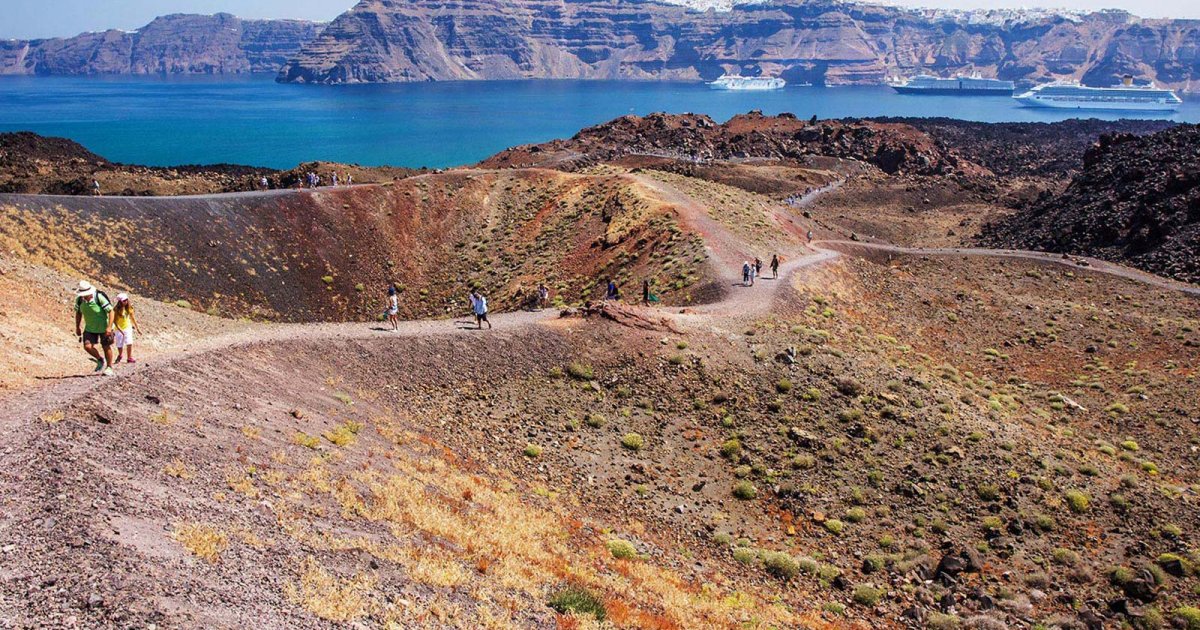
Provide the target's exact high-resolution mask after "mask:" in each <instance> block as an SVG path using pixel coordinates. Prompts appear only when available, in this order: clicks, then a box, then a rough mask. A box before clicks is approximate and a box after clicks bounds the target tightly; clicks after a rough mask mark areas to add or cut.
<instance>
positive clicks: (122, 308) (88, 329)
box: [75, 280, 142, 376]
mask: <svg viewBox="0 0 1200 630" xmlns="http://www.w3.org/2000/svg"><path fill="white" fill-rule="evenodd" d="M135 334H137V335H140V334H142V330H141V328H140V327H139V326H138V321H137V316H136V315H134V309H133V302H132V301H130V299H129V295H128V294H126V293H118V294H117V297H116V300H115V301H113V300H112V299H109V297H108V295H107V294H105V293H104V292H103V291H100V290H99V289H97V288H96V287H94V286H92V284H91V283H90V282H88V281H86V280H80V281H79V286H78V288H76V290H75V336H76V337H77V338H79V340H80V341H81V342H82V343H83V349H84V351H85V352H87V353H88V354H89V355H90V356H91V357H92V359H93V360H95V362H96V369H95V370H93V371H94V372H99V373H102V374H103V375H104V376H112V375H113V366H114V365H116V364H117V363H120V362H122V361H125V362H126V363H137V359H135V358H134V357H133V342H134V338H135V337H134V335H135ZM114 346H116V349H117V356H116V358H115V359H114V357H113V347H114Z"/></svg>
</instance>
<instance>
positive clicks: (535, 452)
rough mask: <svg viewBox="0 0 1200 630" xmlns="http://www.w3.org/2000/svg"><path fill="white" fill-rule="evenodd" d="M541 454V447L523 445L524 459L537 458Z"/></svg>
mask: <svg viewBox="0 0 1200 630" xmlns="http://www.w3.org/2000/svg"><path fill="white" fill-rule="evenodd" d="M541 454H542V447H540V446H538V445H537V444H526V445H525V457H537V456H539V455H541Z"/></svg>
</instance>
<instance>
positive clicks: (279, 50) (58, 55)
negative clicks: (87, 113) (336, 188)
mask: <svg viewBox="0 0 1200 630" xmlns="http://www.w3.org/2000/svg"><path fill="white" fill-rule="evenodd" d="M322 27H323V25H322V24H318V23H315V22H304V21H300V20H243V19H240V18H237V17H234V16H232V15H229V14H225V13H219V14H217V15H168V16H164V17H160V18H158V19H156V20H154V21H153V22H151V23H150V24H148V25H146V26H145V27H143V28H141V29H139V30H137V31H134V32H126V31H117V30H110V31H105V32H103V33H84V34H82V35H78V36H76V37H71V38H65V39H63V38H55V39H43V40H32V41H23V40H7V41H0V74H10V75H12V74H16V75H30V74H32V75H79V74H159V73H167V74H241V73H250V72H276V71H278V70H279V68H280V66H282V65H283V64H284V63H286V62H287V60H288V58H290V57H292V56H294V55H295V54H296V52H297V51H299V50H300V48H301V46H302V45H303V44H304V43H306V42H308V41H310V40H312V39H313V38H314V37H316V35H317V34H318V33H319V32H320V30H321V28H322Z"/></svg>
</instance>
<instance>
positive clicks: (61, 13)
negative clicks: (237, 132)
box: [0, 0, 1200, 38]
mask: <svg viewBox="0 0 1200 630" xmlns="http://www.w3.org/2000/svg"><path fill="white" fill-rule="evenodd" d="M885 1H888V2H890V3H891V4H903V5H910V6H935V7H956V8H995V7H1018V6H1053V7H1066V8H1072V9H1102V8H1112V7H1115V8H1123V9H1127V10H1129V11H1132V12H1133V13H1136V14H1138V15H1141V16H1143V17H1188V18H1200V2H1197V0H1156V1H1155V2H1145V1H1139V0H885ZM354 3H355V0H4V1H3V2H2V3H0V38H34V37H56V36H70V35H76V34H78V33H81V32H83V31H96V30H104V29H106V28H121V29H135V28H138V27H140V26H143V25H145V24H146V23H147V22H149V21H150V20H151V19H153V18H154V17H155V16H158V15H162V14H165V13H216V12H218V11H225V12H228V13H233V14H235V15H240V16H242V17H254V18H281V17H290V18H304V19H309V20H331V19H333V18H334V17H337V15H338V14H339V13H341V12H342V11H345V10H346V9H348V8H350V7H351V6H353V5H354Z"/></svg>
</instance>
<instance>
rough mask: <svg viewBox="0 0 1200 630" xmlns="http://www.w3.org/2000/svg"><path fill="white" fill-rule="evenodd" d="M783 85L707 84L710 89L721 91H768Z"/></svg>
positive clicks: (779, 88) (781, 87)
mask: <svg viewBox="0 0 1200 630" xmlns="http://www.w3.org/2000/svg"><path fill="white" fill-rule="evenodd" d="M783 88H784V86H782V85H777V86H762V87H729V86H728V85H713V84H712V83H709V84H708V89H710V90H720V91H722V92H770V91H772V90H782V89H783Z"/></svg>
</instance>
